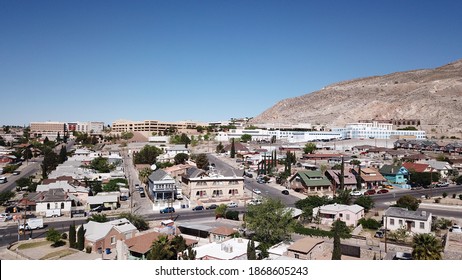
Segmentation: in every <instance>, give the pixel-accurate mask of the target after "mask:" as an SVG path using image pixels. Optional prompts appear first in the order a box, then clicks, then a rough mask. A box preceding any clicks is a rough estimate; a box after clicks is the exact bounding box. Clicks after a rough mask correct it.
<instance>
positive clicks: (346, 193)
mask: <svg viewBox="0 0 462 280" xmlns="http://www.w3.org/2000/svg"><path fill="white" fill-rule="evenodd" d="M352 200H353V198H352V197H351V194H350V190H339V191H337V192H336V193H335V197H334V202H335V203H338V204H345V205H350V204H351V202H352Z"/></svg>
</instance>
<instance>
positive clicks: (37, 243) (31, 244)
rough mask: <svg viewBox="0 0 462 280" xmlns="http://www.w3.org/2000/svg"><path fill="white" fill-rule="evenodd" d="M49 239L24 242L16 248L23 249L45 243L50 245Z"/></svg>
mask: <svg viewBox="0 0 462 280" xmlns="http://www.w3.org/2000/svg"><path fill="white" fill-rule="evenodd" d="M51 243H52V242H51V241H39V242H30V243H24V244H21V245H19V246H18V250H25V249H31V248H37V247H42V246H45V245H51Z"/></svg>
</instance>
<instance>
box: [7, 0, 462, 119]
mask: <svg viewBox="0 0 462 280" xmlns="http://www.w3.org/2000/svg"><path fill="white" fill-rule="evenodd" d="M460 11H462V2H461V1H436V2H435V1H366V0H364V1H308V0H304V1H296V0H291V1H236V0H233V1H218V0H215V1H200V0H197V1H193V0H187V1H186V0H185V1H166V0H162V1H156V0H152V1H95V0H92V1H84V0H79V1H20V0H18V1H7V0H0V104H1V106H0V125H4V124H17V125H23V124H26V125H27V124H29V123H30V122H31V121H47V120H49V121H104V122H106V123H112V121H115V120H117V119H129V120H145V119H157V120H162V121H179V120H196V121H217V120H227V119H229V118H231V117H245V116H249V117H251V116H256V115H258V114H260V113H262V112H263V111H264V110H266V109H268V108H269V107H271V106H272V105H274V104H275V103H276V102H278V101H280V100H282V99H285V98H289V97H295V96H300V95H303V94H306V93H310V92H313V91H316V90H319V89H321V88H322V87H324V86H326V85H328V84H331V83H334V82H339V81H343V80H348V79H352V78H359V77H364V76H372V75H382V74H387V73H391V72H397V71H406V70H412V69H421V68H434V67H438V66H441V65H444V64H447V63H449V62H452V61H455V60H458V59H461V58H462V55H461V50H462V34H461V31H462V16H460Z"/></svg>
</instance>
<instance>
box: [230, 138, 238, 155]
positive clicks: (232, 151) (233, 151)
mask: <svg viewBox="0 0 462 280" xmlns="http://www.w3.org/2000/svg"><path fill="white" fill-rule="evenodd" d="M229 153H230V157H231V158H235V157H236V147H234V138H231V151H230V152H229Z"/></svg>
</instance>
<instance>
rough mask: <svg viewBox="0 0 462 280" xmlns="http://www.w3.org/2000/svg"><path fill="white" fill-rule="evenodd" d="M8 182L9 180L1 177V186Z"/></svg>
mask: <svg viewBox="0 0 462 280" xmlns="http://www.w3.org/2000/svg"><path fill="white" fill-rule="evenodd" d="M6 182H8V180H7V179H6V177H0V184H4V183H6Z"/></svg>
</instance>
